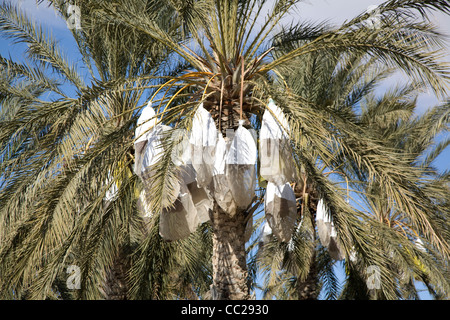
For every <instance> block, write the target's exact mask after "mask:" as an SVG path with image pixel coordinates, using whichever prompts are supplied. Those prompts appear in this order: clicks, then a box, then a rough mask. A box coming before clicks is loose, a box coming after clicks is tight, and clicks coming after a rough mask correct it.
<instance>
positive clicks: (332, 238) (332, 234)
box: [316, 199, 343, 260]
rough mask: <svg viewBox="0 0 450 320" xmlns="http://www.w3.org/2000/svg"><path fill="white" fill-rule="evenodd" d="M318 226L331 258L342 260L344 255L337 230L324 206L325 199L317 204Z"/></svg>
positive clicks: (320, 236)
mask: <svg viewBox="0 0 450 320" xmlns="http://www.w3.org/2000/svg"><path fill="white" fill-rule="evenodd" d="M316 225H317V231H318V233H319V239H320V243H321V244H322V246H324V247H326V248H327V249H328V253H329V254H330V256H331V258H333V259H335V260H342V259H343V255H342V250H341V247H340V244H339V241H338V238H337V234H336V229H335V227H334V223H333V220H332V217H331V214H330V213H329V211H328V208H327V207H326V205H325V204H324V202H323V199H319V202H318V203H317V211H316Z"/></svg>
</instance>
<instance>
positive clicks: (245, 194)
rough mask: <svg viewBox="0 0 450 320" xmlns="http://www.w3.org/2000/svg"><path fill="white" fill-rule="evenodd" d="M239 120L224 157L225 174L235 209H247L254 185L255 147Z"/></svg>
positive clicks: (250, 135)
mask: <svg viewBox="0 0 450 320" xmlns="http://www.w3.org/2000/svg"><path fill="white" fill-rule="evenodd" d="M243 123H244V121H242V120H240V121H239V127H238V129H237V130H236V132H235V135H234V138H233V140H232V142H231V144H230V148H229V150H228V152H227V154H226V157H225V175H226V177H227V181H228V186H229V188H230V190H231V194H232V196H233V199H234V201H235V202H236V207H237V209H242V210H244V209H247V207H248V206H249V205H250V204H251V203H252V200H253V198H254V195H255V187H256V168H255V165H256V160H257V147H256V142H255V139H254V137H253V135H252V134H251V133H250V131H248V130H247V129H246V128H244V127H243Z"/></svg>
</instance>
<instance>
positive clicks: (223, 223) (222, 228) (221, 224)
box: [210, 205, 249, 300]
mask: <svg viewBox="0 0 450 320" xmlns="http://www.w3.org/2000/svg"><path fill="white" fill-rule="evenodd" d="M210 215H211V224H212V227H213V257H212V265H213V290H212V298H213V299H214V300H246V299H248V298H249V289H248V277H247V275H248V272H247V261H246V253H245V225H246V215H245V214H244V213H243V212H238V213H236V214H235V215H234V216H233V217H230V216H229V215H228V214H227V213H226V212H224V211H223V210H221V209H220V208H219V206H217V205H215V208H214V211H212V212H211V214H210Z"/></svg>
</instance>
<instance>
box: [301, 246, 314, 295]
mask: <svg viewBox="0 0 450 320" xmlns="http://www.w3.org/2000/svg"><path fill="white" fill-rule="evenodd" d="M317 271H318V270H317V261H316V253H315V252H314V253H313V256H312V257H311V264H310V267H309V272H308V275H307V276H306V279H305V280H304V281H298V282H297V295H298V300H317V296H318V290H317V289H318V283H317V282H318V272H317Z"/></svg>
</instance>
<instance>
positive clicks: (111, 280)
mask: <svg viewBox="0 0 450 320" xmlns="http://www.w3.org/2000/svg"><path fill="white" fill-rule="evenodd" d="M129 268H130V258H129V256H128V254H127V253H126V250H124V249H122V250H120V251H119V253H118V254H117V256H116V258H115V259H114V261H113V264H112V265H111V268H110V269H109V270H108V272H107V274H106V279H105V284H104V289H103V292H104V297H105V299H106V300H127V297H128V282H127V271H128V270H129Z"/></svg>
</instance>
